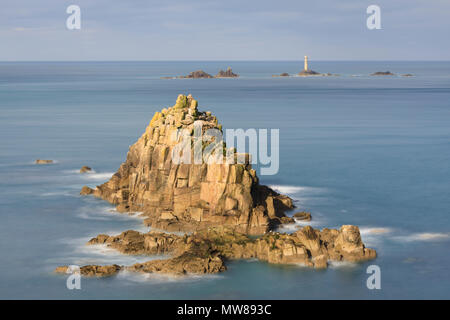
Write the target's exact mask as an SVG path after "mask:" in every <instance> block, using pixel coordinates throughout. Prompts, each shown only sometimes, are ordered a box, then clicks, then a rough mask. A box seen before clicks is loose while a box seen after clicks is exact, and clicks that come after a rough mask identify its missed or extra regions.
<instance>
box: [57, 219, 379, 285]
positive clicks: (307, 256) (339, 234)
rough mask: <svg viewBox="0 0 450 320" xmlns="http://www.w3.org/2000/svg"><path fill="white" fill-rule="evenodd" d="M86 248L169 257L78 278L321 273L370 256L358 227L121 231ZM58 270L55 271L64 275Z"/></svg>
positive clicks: (92, 269)
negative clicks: (259, 270)
mask: <svg viewBox="0 0 450 320" xmlns="http://www.w3.org/2000/svg"><path fill="white" fill-rule="evenodd" d="M88 244H89V245H95V244H103V245H107V246H108V247H110V248H114V249H116V250H118V251H120V252H122V253H124V254H141V255H155V254H170V255H171V256H172V257H170V258H168V259H159V260H150V261H147V262H145V263H138V264H134V265H132V266H123V267H119V266H117V265H112V266H92V265H89V266H84V267H81V269H80V270H81V274H84V275H87V276H92V275H97V276H108V275H112V274H115V273H117V272H118V271H120V270H129V271H137V272H144V273H172V274H186V273H197V274H198V273H217V272H221V271H224V270H225V269H226V267H225V262H226V260H229V259H250V258H256V259H259V260H261V261H266V262H269V263H275V264H301V265H305V266H309V267H314V268H326V267H327V265H328V261H330V260H331V261H351V262H357V261H364V260H369V259H374V258H375V257H376V252H375V250H373V249H368V248H366V247H365V246H364V244H363V243H362V240H361V235H360V232H359V229H358V227H355V226H349V225H346V226H342V227H341V229H340V230H335V229H323V230H322V231H320V230H316V229H313V228H311V227H310V226H307V227H304V228H302V229H300V230H298V231H296V232H294V233H292V234H284V233H277V232H270V233H267V234H265V235H264V236H262V237H260V238H257V239H254V238H250V237H248V236H247V235H245V234H242V233H238V232H235V231H233V230H232V229H230V228H226V227H225V228H224V227H216V228H209V229H207V230H202V231H199V232H195V233H193V234H191V235H184V236H180V235H174V234H167V233H161V232H155V231H151V232H149V233H145V234H143V233H139V232H137V231H133V230H129V231H125V232H123V233H122V234H120V235H118V236H108V235H104V234H102V235H98V236H97V237H95V238H93V239H91V240H90V241H89V242H88ZM66 270H67V267H58V268H57V269H56V271H57V272H66Z"/></svg>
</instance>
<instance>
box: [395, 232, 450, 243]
mask: <svg viewBox="0 0 450 320" xmlns="http://www.w3.org/2000/svg"><path fill="white" fill-rule="evenodd" d="M392 238H393V239H394V240H397V241H401V242H414V241H424V242H427V241H429V242H432V241H446V240H449V239H450V233H438V232H422V233H413V234H410V235H407V236H396V237H392Z"/></svg>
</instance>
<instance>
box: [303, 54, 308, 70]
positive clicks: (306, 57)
mask: <svg viewBox="0 0 450 320" xmlns="http://www.w3.org/2000/svg"><path fill="white" fill-rule="evenodd" d="M304 70H305V71H308V56H305V69H304Z"/></svg>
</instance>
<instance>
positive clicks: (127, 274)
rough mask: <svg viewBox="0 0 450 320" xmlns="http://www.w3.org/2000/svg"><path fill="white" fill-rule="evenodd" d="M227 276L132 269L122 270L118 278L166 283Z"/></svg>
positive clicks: (208, 279) (209, 279)
mask: <svg viewBox="0 0 450 320" xmlns="http://www.w3.org/2000/svg"><path fill="white" fill-rule="evenodd" d="M224 277H225V276H223V275H217V274H201V275H199V274H186V275H172V274H161V273H139V272H132V271H127V270H124V271H121V272H119V273H118V275H117V278H120V279H124V280H128V281H131V282H137V283H143V282H151V283H165V282H197V281H205V280H206V281H211V280H218V279H223V278H224Z"/></svg>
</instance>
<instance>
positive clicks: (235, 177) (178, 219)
mask: <svg viewBox="0 0 450 320" xmlns="http://www.w3.org/2000/svg"><path fill="white" fill-rule="evenodd" d="M197 104H198V103H197V101H196V100H195V99H193V98H192V97H191V96H190V95H189V96H185V95H179V96H178V99H177V101H176V103H175V105H174V106H173V107H170V108H165V109H163V110H162V111H161V112H156V113H155V115H154V116H153V118H152V120H151V121H150V124H149V126H148V127H147V129H146V130H145V132H144V134H143V135H142V136H141V137H140V138H139V140H138V141H137V142H136V143H135V144H134V145H132V146H131V147H130V150H129V152H128V155H127V159H126V161H125V162H124V163H122V165H121V166H120V168H119V170H118V171H117V172H116V173H115V174H114V175H113V176H112V178H111V179H110V180H109V181H108V182H106V183H104V184H102V185H100V186H98V187H97V188H96V189H95V190H92V189H89V188H88V187H83V189H82V191H81V194H91V193H92V194H94V196H97V197H100V198H102V199H105V200H107V201H109V202H110V203H112V204H115V205H116V207H117V210H118V211H122V212H126V211H141V212H143V214H144V216H146V219H145V221H144V222H145V224H146V225H149V226H152V227H154V228H158V229H163V230H168V231H194V230H198V229H202V228H205V227H210V226H218V225H225V226H230V227H233V228H235V229H236V230H237V231H240V232H244V233H251V234H263V233H264V232H267V231H268V230H271V229H273V228H275V227H276V226H277V225H279V224H281V223H283V222H292V220H291V219H290V218H286V216H285V214H284V212H285V211H286V210H289V209H292V208H293V207H294V206H293V204H292V200H291V199H290V198H289V197H287V196H285V195H281V194H278V193H277V192H275V191H274V190H272V189H270V188H268V187H266V186H262V185H260V184H259V179H258V177H257V176H256V172H255V170H253V169H252V167H251V164H250V163H249V160H250V158H249V156H248V155H244V157H243V158H244V159H245V162H244V163H234V164H229V163H222V164H217V163H212V164H209V163H205V162H204V161H202V162H201V163H199V164H195V162H194V158H193V157H194V156H193V155H191V160H192V161H191V164H185V163H181V164H176V163H175V162H174V161H172V152H173V150H174V148H175V146H176V145H177V144H179V142H180V141H181V139H182V138H181V137H179V136H178V137H177V135H176V133H177V129H186V130H187V132H190V134H191V136H192V135H193V132H194V126H196V125H198V124H201V125H202V131H201V135H204V134H205V131H206V130H207V129H217V130H220V131H221V130H222V127H221V125H220V124H219V123H218V120H217V118H216V117H215V116H213V115H212V114H211V112H200V111H199V110H198V109H197ZM186 120H188V121H186ZM202 143H203V146H204V148H206V147H208V146H210V144H211V143H213V142H209V143H207V142H204V141H203V142H202ZM226 152H231V157H233V158H234V159H236V158H237V157H238V154H237V153H236V152H235V150H230V149H224V150H223V153H226ZM219 154H220V156H222V155H221V153H219ZM225 161H226V158H225V156H224V158H223V162H225Z"/></svg>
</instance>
